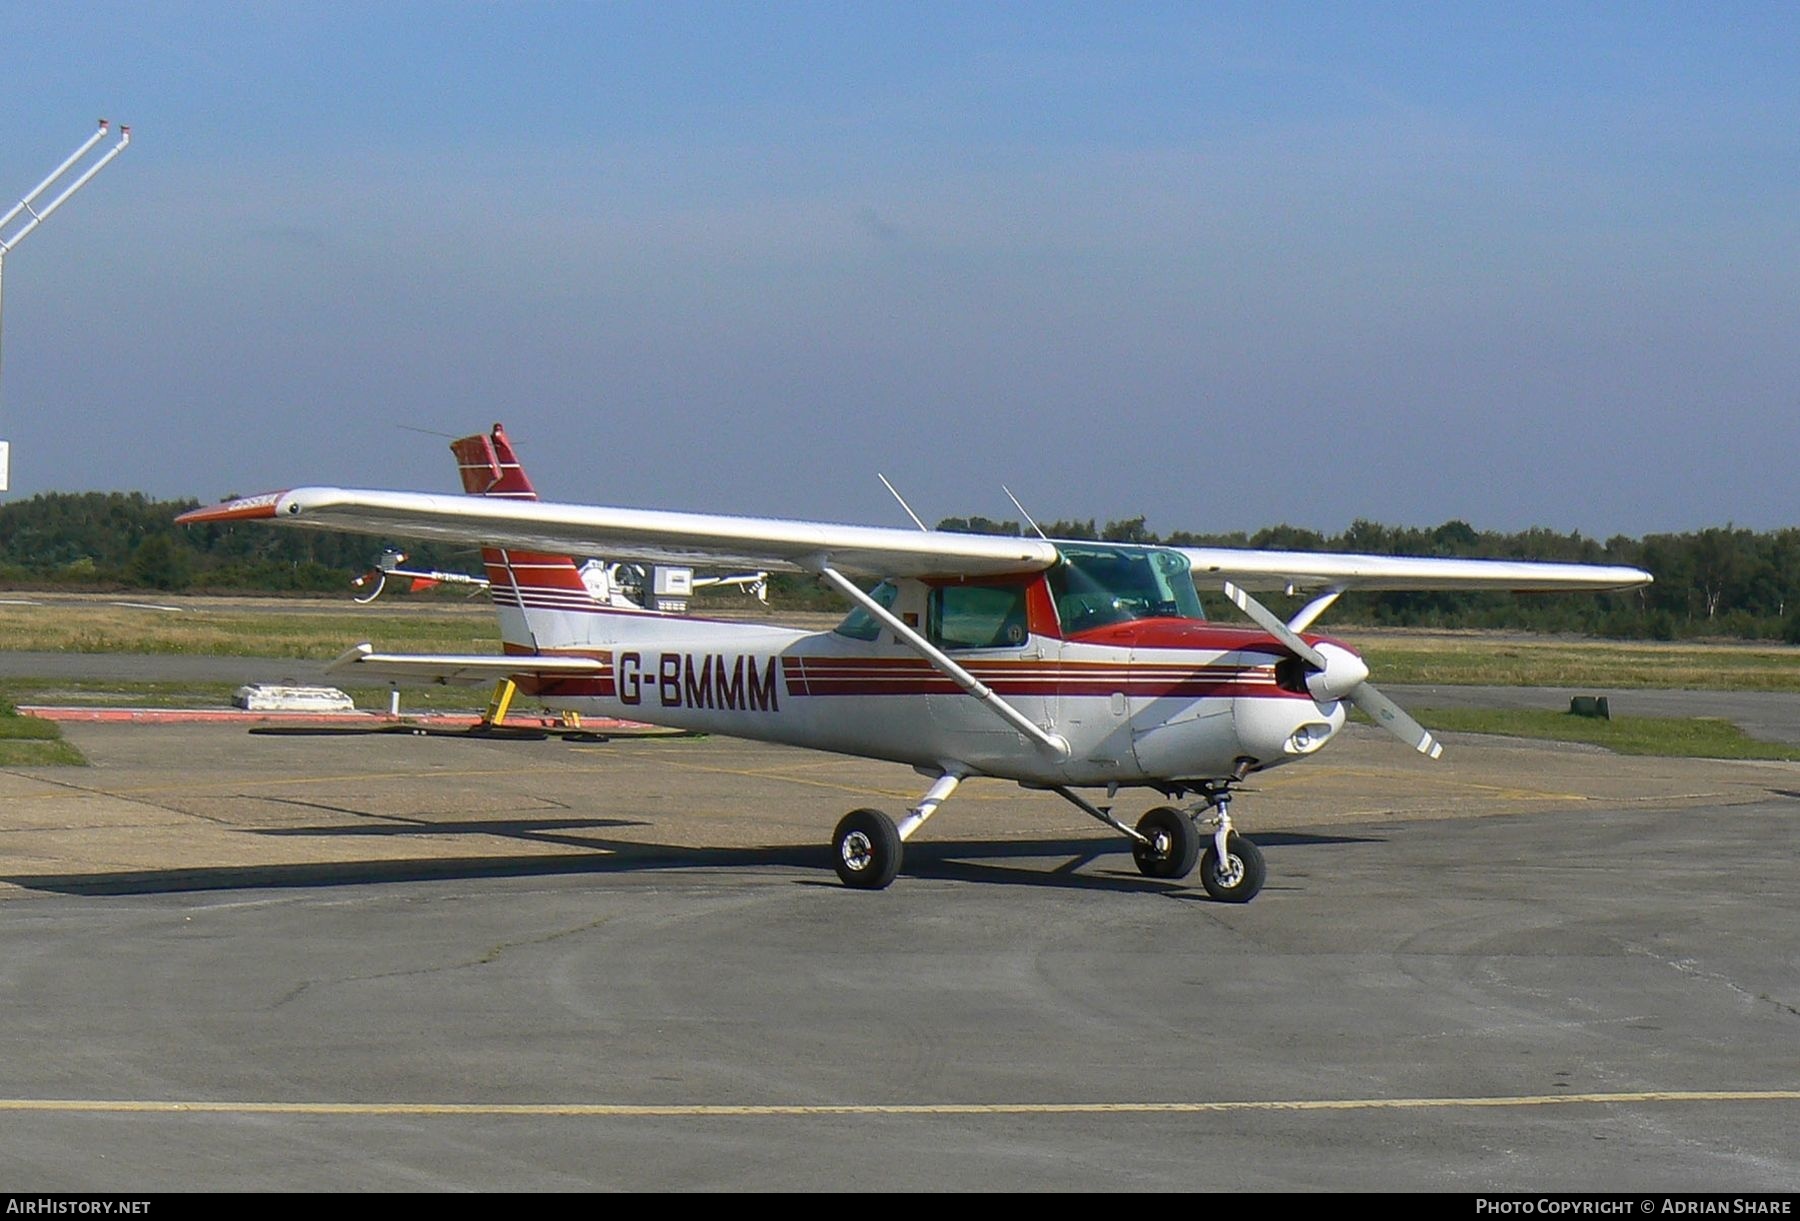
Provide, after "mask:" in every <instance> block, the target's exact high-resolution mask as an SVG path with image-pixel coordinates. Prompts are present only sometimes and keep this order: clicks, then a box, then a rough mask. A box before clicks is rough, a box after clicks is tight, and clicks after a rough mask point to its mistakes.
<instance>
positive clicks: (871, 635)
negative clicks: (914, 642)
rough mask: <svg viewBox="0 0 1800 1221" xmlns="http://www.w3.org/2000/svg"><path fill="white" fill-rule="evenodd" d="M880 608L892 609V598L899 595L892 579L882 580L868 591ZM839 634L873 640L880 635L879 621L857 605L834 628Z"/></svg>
mask: <svg viewBox="0 0 1800 1221" xmlns="http://www.w3.org/2000/svg"><path fill="white" fill-rule="evenodd" d="M869 596H870V597H871V598H873V599H875V601H876V603H877V604H879V605H880V607H881V609H882V610H892V609H893V608H894V599H895V598H897V597H899V596H900V587H899V586H898V585H895V584H894V583H893V582H892V581H883V582H882V583H881V584H879V585H877V586H876V587H875V588H874V589H871V590H870V591H869ZM834 630H835V631H836V632H837V634H838V635H840V636H848V637H850V639H852V640H875V639H878V638H879V637H880V636H881V623H880V621H879V620H877V619H876V618H875V616H874V615H871V614H870V613H869V612H868V611H866V610H864V609H863V608H862V607H860V606H858V607H856V608H855V609H854V610H852V611H851V612H850V613H849V614H848V615H846V616H845V617H844V621H843V622H842V623H840V624H838V625H837V627H836V629H834Z"/></svg>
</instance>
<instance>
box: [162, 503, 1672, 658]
mask: <svg viewBox="0 0 1800 1221" xmlns="http://www.w3.org/2000/svg"><path fill="white" fill-rule="evenodd" d="M181 520H183V521H184V522H188V523H192V524H199V523H204V522H230V521H242V520H266V521H273V522H275V523H278V524H281V525H291V526H303V527H310V528H313V529H318V530H343V531H348V532H351V533H357V534H374V535H381V536H386V537H404V538H422V539H440V540H444V541H447V542H456V543H477V544H485V545H493V546H502V547H516V548H522V549H529V550H534V551H549V552H558V553H569V554H574V555H603V556H605V557H607V558H608V559H611V560H621V561H632V562H637V563H652V564H684V565H707V566H714V567H729V568H754V569H767V570H770V571H778V572H817V571H819V570H820V569H821V568H825V567H830V568H834V569H837V570H839V571H841V572H848V573H856V574H859V575H863V576H870V577H986V576H999V575H1003V574H1007V573H1018V572H1035V571H1040V570H1042V569H1046V568H1049V567H1051V566H1052V565H1054V564H1055V563H1056V562H1057V551H1056V547H1055V545H1054V544H1053V543H1050V542H1046V541H1044V540H1042V539H1022V538H1006V537H1001V536H996V535H983V534H955V533H949V532H946V531H940V530H926V531H919V530H894V529H887V528H883V527H877V526H848V525H836V524H832V523H828V522H804V521H787V520H782V519H776V518H756V517H732V516H726V515H723V514H712V513H676V512H664V511H660V510H652V509H616V508H607V507H602V506H592V505H574V504H558V503H555V502H547V501H523V500H505V499H483V498H481V497H475V496H440V495H433V494H430V493H423V492H383V491H362V490H356V489H346V488H323V487H308V488H296V489H294V490H293V491H290V492H285V493H279V494H269V495H264V496H257V497H251V498H248V499H246V500H240V501H232V502H230V503H227V504H222V505H214V506H211V507H208V508H204V509H197V510H195V511H193V512H192V513H187V514H184V515H183V516H182V519H181ZM1178 550H1180V551H1182V552H1183V553H1184V554H1185V555H1186V556H1187V557H1188V559H1189V561H1190V562H1191V563H1192V564H1193V567H1194V575H1195V578H1196V580H1197V581H1199V582H1200V583H1202V584H1203V585H1208V586H1216V585H1217V584H1219V583H1222V582H1225V581H1231V582H1233V583H1235V584H1237V585H1239V586H1241V587H1243V588H1246V589H1255V590H1292V591H1294V592H1300V591H1304V590H1320V589H1340V590H1353V589H1367V590H1417V589H1514V590H1571V589H1621V588H1628V587H1631V586H1636V585H1643V584H1645V583H1647V582H1648V581H1649V580H1650V577H1649V574H1647V573H1643V572H1640V571H1638V570H1637V569H1635V568H1620V567H1605V566H1600V565H1592V564H1549V563H1535V562H1527V561H1511V560H1464V559H1435V558H1431V559H1425V558H1417V559H1415V558H1407V557H1395V556H1377V555H1344V554H1333V553H1328V552H1317V553H1315V552H1305V551H1249V550H1241V551H1240V550H1234V549H1230V548H1210V547H1184V548H1179V549H1178ZM495 660H499V659H495ZM364 664H367V663H364Z"/></svg>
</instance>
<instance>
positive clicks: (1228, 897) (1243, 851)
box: [1152, 811, 1268, 903]
mask: <svg viewBox="0 0 1800 1221" xmlns="http://www.w3.org/2000/svg"><path fill="white" fill-rule="evenodd" d="M1154 812H1155V811H1152V813H1154ZM1267 876H1268V869H1267V867H1265V866H1264V865H1263V855H1262V849H1260V848H1258V847H1257V846H1256V845H1255V844H1253V843H1251V842H1250V841H1249V840H1247V839H1245V838H1244V837H1243V836H1241V835H1239V834H1238V833H1237V832H1236V831H1233V832H1232V833H1231V834H1230V835H1229V836H1227V837H1226V840H1225V861H1224V863H1223V864H1222V865H1221V864H1220V862H1219V850H1218V849H1217V848H1216V847H1215V846H1214V845H1213V844H1212V843H1210V842H1209V843H1208V844H1207V845H1206V855H1205V856H1203V857H1201V858H1200V883H1201V885H1203V886H1205V887H1206V893H1207V894H1209V895H1211V896H1212V897H1213V898H1215V899H1217V900H1219V902H1221V903H1248V902H1249V901H1250V900H1252V899H1254V898H1255V897H1256V892H1257V891H1259V890H1261V889H1262V888H1263V879H1264V878H1266V877H1267Z"/></svg>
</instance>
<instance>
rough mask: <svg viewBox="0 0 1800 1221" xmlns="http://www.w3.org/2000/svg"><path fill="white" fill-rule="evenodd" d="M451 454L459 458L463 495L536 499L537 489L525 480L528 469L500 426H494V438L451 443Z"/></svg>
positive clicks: (476, 437)
mask: <svg viewBox="0 0 1800 1221" xmlns="http://www.w3.org/2000/svg"><path fill="white" fill-rule="evenodd" d="M450 452H451V453H453V454H455V455H456V466H457V471H458V473H459V474H461V475H462V485H463V491H465V492H468V493H470V494H471V495H474V496H505V497H509V498H511V499H513V500H536V499H537V489H536V488H533V487H532V486H531V480H529V479H527V478H526V477H525V468H524V467H522V466H520V465H519V457H518V455H517V454H515V453H514V452H513V447H512V442H511V441H509V440H507V438H506V430H505V429H504V428H502V427H500V425H498V424H496V425H494V431H493V433H492V434H483V433H476V434H475V435H474V436H472V437H463V438H461V439H460V440H456V441H452V442H450Z"/></svg>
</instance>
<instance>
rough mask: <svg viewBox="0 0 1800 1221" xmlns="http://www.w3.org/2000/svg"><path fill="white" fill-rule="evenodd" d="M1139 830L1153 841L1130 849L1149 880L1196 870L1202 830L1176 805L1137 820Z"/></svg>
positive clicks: (1154, 811)
mask: <svg viewBox="0 0 1800 1221" xmlns="http://www.w3.org/2000/svg"><path fill="white" fill-rule="evenodd" d="M1137 831H1138V834H1139V835H1141V836H1143V837H1144V838H1145V839H1147V840H1149V841H1150V842H1149V843H1148V844H1138V843H1134V844H1132V846H1131V859H1132V860H1134V861H1136V862H1137V867H1138V872H1139V873H1141V874H1143V875H1144V876H1145V877H1148V878H1185V877H1187V875H1188V874H1190V873H1192V872H1193V871H1194V862H1195V861H1196V860H1197V859H1199V856H1200V830H1199V828H1198V827H1196V826H1194V820H1193V819H1191V818H1189V817H1188V816H1187V815H1186V814H1183V813H1182V812H1181V811H1180V810H1177V809H1176V808H1175V807H1174V806H1157V807H1156V808H1155V809H1154V810H1151V811H1150V812H1149V813H1147V814H1145V815H1144V816H1143V817H1142V818H1140V819H1138V825H1137ZM1258 876H1259V880H1258V882H1257V885H1259V886H1260V885H1262V882H1261V881H1260V875H1258ZM1207 889H1209V890H1210V889H1211V887H1210V886H1209V887H1208V888H1207Z"/></svg>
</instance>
